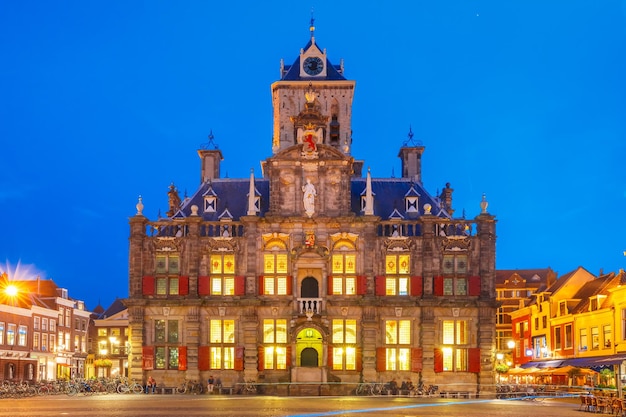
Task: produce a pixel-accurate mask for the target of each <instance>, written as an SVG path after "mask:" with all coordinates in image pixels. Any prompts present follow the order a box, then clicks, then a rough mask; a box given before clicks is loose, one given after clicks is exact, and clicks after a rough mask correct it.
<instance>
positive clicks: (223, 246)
mask: <svg viewBox="0 0 626 417" xmlns="http://www.w3.org/2000/svg"><path fill="white" fill-rule="evenodd" d="M237 250H239V244H238V242H237V240H235V239H233V240H225V239H219V238H211V240H209V241H208V243H207V244H206V245H205V246H204V251H205V252H236V251H237Z"/></svg>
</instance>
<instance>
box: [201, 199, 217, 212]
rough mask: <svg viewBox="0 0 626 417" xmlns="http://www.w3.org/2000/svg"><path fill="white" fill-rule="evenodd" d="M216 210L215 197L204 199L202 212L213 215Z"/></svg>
mask: <svg viewBox="0 0 626 417" xmlns="http://www.w3.org/2000/svg"><path fill="white" fill-rule="evenodd" d="M216 210H217V197H215V196H206V197H204V212H205V213H215V211H216Z"/></svg>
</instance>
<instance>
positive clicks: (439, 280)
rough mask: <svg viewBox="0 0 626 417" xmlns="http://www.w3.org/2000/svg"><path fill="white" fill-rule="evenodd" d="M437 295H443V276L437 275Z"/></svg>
mask: <svg viewBox="0 0 626 417" xmlns="http://www.w3.org/2000/svg"><path fill="white" fill-rule="evenodd" d="M434 280H435V288H434V290H435V295H443V277H435V278H434Z"/></svg>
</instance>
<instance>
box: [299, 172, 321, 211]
mask: <svg viewBox="0 0 626 417" xmlns="http://www.w3.org/2000/svg"><path fill="white" fill-rule="evenodd" d="M302 192H303V193H304V197H303V200H302V201H303V202H304V212H305V213H306V214H307V216H309V217H311V216H312V215H313V213H315V196H316V195H317V191H315V186H314V185H313V184H312V183H311V180H310V179H308V178H307V179H306V184H305V185H303V186H302Z"/></svg>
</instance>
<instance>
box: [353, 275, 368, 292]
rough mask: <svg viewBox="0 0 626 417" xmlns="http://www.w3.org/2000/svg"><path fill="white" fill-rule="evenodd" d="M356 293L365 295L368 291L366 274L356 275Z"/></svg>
mask: <svg viewBox="0 0 626 417" xmlns="http://www.w3.org/2000/svg"><path fill="white" fill-rule="evenodd" d="M356 293H357V295H365V294H366V293H367V277H366V276H365V275H358V276H357V277H356Z"/></svg>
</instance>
